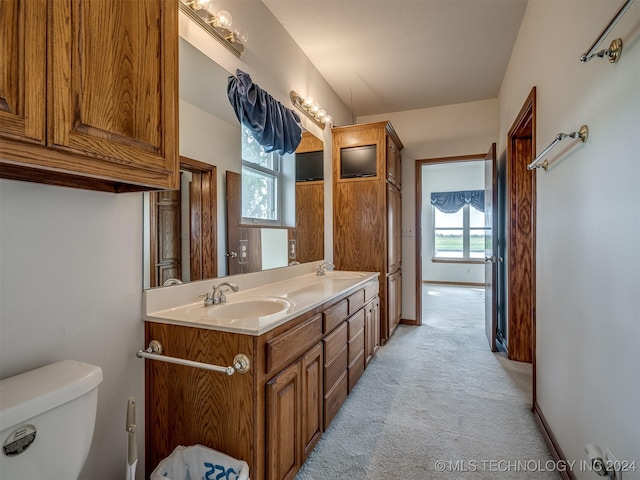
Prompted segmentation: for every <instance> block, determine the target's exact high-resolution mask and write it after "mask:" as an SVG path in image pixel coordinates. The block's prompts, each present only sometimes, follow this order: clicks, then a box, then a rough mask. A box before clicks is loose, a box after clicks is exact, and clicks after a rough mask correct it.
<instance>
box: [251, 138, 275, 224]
mask: <svg viewBox="0 0 640 480" xmlns="http://www.w3.org/2000/svg"><path fill="white" fill-rule="evenodd" d="M280 165H281V156H280V155H278V154H277V153H275V152H270V153H267V152H265V151H264V148H263V147H262V145H260V144H259V143H258V142H257V141H256V140H255V139H254V138H253V136H252V135H251V133H250V132H249V130H248V129H247V128H246V127H244V126H243V127H242V217H243V219H244V221H246V222H247V223H249V222H252V221H255V220H258V221H264V222H276V223H279V222H280V218H281V216H280V195H279V188H280V184H281V181H280V175H281V173H280Z"/></svg>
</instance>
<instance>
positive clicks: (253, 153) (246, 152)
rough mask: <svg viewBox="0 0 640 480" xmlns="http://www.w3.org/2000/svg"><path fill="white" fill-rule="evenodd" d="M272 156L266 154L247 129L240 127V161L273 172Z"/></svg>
mask: <svg viewBox="0 0 640 480" xmlns="http://www.w3.org/2000/svg"><path fill="white" fill-rule="evenodd" d="M274 158H275V157H274V155H273V154H271V153H266V152H265V151H264V148H263V147H262V145H260V144H259V143H258V142H257V141H256V140H255V139H254V138H253V136H252V135H251V132H250V131H249V129H248V128H247V127H245V126H243V127H242V159H243V160H245V161H247V162H251V163H255V164H257V165H260V166H261V167H265V168H268V169H270V170H275V169H276V168H275V167H276V166H275V162H274Z"/></svg>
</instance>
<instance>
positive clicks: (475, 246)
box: [432, 204, 487, 260]
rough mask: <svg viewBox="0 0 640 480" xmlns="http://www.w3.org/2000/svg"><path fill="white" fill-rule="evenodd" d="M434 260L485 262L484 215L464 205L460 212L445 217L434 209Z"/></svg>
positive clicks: (485, 229)
mask: <svg viewBox="0 0 640 480" xmlns="http://www.w3.org/2000/svg"><path fill="white" fill-rule="evenodd" d="M432 208H433V218H434V229H433V230H434V235H435V241H434V246H435V247H434V254H433V256H434V258H459V259H463V260H471V259H483V258H484V255H485V234H486V231H487V228H486V227H485V219H484V212H481V211H480V210H477V209H475V208H474V207H473V206H471V205H469V204H465V205H464V206H463V207H462V208H460V209H459V210H458V211H457V212H454V213H443V212H441V211H440V210H439V209H438V208H436V207H435V206H434V207H432Z"/></svg>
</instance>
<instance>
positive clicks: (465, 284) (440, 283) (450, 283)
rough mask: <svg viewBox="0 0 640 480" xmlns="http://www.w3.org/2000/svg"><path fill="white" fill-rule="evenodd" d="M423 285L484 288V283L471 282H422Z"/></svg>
mask: <svg viewBox="0 0 640 480" xmlns="http://www.w3.org/2000/svg"><path fill="white" fill-rule="evenodd" d="M422 283H423V284H425V285H458V286H461V287H484V286H485V284H484V283H472V282H440V281H438V280H422Z"/></svg>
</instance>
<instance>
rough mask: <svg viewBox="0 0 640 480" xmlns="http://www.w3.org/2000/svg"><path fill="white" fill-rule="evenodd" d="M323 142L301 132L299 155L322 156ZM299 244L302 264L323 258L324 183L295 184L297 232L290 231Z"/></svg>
mask: <svg viewBox="0 0 640 480" xmlns="http://www.w3.org/2000/svg"><path fill="white" fill-rule="evenodd" d="M323 149H324V144H323V143H322V140H320V139H319V138H317V137H315V136H313V135H312V134H310V133H309V132H302V140H301V141H300V145H298V148H297V149H296V154H298V153H309V152H321V151H323ZM289 232H290V233H289V235H290V240H291V239H295V241H296V258H295V260H296V261H298V262H300V263H307V262H315V261H317V260H322V259H323V258H324V180H315V181H310V182H296V228H295V231H294V230H289Z"/></svg>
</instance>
